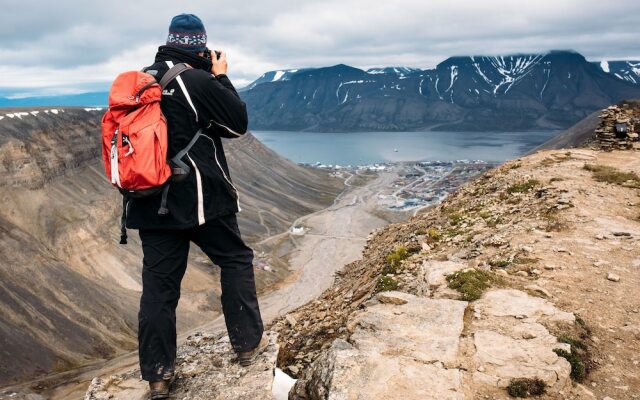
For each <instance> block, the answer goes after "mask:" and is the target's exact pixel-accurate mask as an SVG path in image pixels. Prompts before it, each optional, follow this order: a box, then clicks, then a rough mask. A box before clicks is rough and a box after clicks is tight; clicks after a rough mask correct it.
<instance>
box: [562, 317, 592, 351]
mask: <svg viewBox="0 0 640 400" xmlns="http://www.w3.org/2000/svg"><path fill="white" fill-rule="evenodd" d="M576 320H577V318H576ZM558 342H560V343H566V344H569V345H571V347H573V348H576V349H581V350H586V349H587V345H586V344H585V343H584V342H583V341H582V340H580V339H574V338H572V337H570V336H567V335H560V337H558Z"/></svg>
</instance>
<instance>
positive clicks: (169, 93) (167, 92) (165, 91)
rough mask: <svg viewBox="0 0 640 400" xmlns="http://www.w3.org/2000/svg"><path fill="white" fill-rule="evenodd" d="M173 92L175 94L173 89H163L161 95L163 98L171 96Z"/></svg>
mask: <svg viewBox="0 0 640 400" xmlns="http://www.w3.org/2000/svg"><path fill="white" fill-rule="evenodd" d="M173 92H175V89H171V90H167V89H165V90H163V91H162V95H163V96H173Z"/></svg>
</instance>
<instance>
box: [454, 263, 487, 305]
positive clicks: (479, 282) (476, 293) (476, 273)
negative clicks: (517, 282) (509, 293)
mask: <svg viewBox="0 0 640 400" xmlns="http://www.w3.org/2000/svg"><path fill="white" fill-rule="evenodd" d="M499 281H500V279H499V278H498V277H497V276H495V275H494V274H493V273H491V272H487V271H482V270H478V269H467V270H464V271H458V272H456V273H453V274H451V275H449V276H447V282H448V285H447V286H449V288H451V289H455V290H457V291H458V292H460V294H461V296H460V299H461V300H465V301H474V300H478V299H479V298H480V297H481V296H482V292H484V291H485V290H486V289H487V288H489V287H490V286H491V283H497V282H499Z"/></svg>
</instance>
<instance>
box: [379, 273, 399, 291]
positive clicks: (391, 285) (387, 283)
mask: <svg viewBox="0 0 640 400" xmlns="http://www.w3.org/2000/svg"><path fill="white" fill-rule="evenodd" d="M397 288H398V282H397V281H396V280H395V279H393V278H392V277H390V276H381V277H379V278H378V282H377V283H376V288H375V292H376V293H379V292H388V291H390V290H396V289H397Z"/></svg>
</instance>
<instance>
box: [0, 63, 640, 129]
mask: <svg viewBox="0 0 640 400" xmlns="http://www.w3.org/2000/svg"><path fill="white" fill-rule="evenodd" d="M239 92H240V94H241V97H242V98H243V99H244V100H245V101H246V103H247V106H248V110H249V116H250V124H251V125H250V127H251V128H252V129H256V130H309V131H344V132H348V131H368V130H371V131H402V130H456V131H492V130H498V131H508V130H538V129H539V130H555V129H565V128H567V127H569V126H571V125H573V124H574V123H576V122H577V121H579V120H581V119H582V118H584V117H586V116H587V115H589V114H591V113H592V112H594V111H596V110H598V109H601V108H603V107H606V106H608V105H610V104H612V103H616V102H618V101H621V100H623V99H630V98H638V97H640V61H598V62H590V61H587V60H586V59H585V58H584V57H583V56H582V55H580V54H578V53H576V52H573V51H551V52H549V53H545V54H520V55H512V56H491V57H487V56H465V57H451V58H449V59H447V60H445V61H443V62H442V63H440V64H438V65H437V66H436V67H435V68H432V69H424V70H423V69H418V68H410V67H403V66H395V67H394V66H391V67H382V68H370V69H367V70H363V69H358V68H354V67H351V66H348V65H344V64H339V65H335V66H330V67H322V68H301V69H285V70H277V71H269V72H266V73H264V74H262V75H261V76H260V77H259V78H258V79H256V80H255V81H254V82H252V83H251V84H249V85H247V86H246V87H244V88H242V89H240V90H239ZM107 96H108V94H107V93H106V92H92V93H84V94H78V95H65V96H49V97H28V98H21V99H10V98H3V97H0V107H3V106H4V107H7V106H36V105H43V106H44V105H47V106H48V105H86V106H100V105H104V104H105V103H106V99H107Z"/></svg>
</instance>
